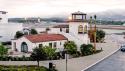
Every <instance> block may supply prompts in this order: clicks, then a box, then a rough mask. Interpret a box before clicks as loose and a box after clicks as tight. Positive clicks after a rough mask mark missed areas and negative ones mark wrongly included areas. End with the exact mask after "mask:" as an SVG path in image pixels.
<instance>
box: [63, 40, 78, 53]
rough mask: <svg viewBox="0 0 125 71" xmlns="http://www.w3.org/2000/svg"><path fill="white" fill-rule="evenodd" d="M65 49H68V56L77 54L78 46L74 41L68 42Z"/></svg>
mask: <svg viewBox="0 0 125 71" xmlns="http://www.w3.org/2000/svg"><path fill="white" fill-rule="evenodd" d="M64 49H67V52H68V54H71V55H72V54H75V53H76V52H77V46H76V44H75V42H73V41H67V42H65V44H64Z"/></svg>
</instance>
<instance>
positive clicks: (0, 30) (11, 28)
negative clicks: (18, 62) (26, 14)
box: [0, 23, 23, 42]
mask: <svg viewBox="0 0 125 71" xmlns="http://www.w3.org/2000/svg"><path fill="white" fill-rule="evenodd" d="M22 28H23V27H22V24H18V23H9V24H0V41H1V42H5V41H10V40H11V39H13V38H14V36H15V33H16V31H20V30H22Z"/></svg>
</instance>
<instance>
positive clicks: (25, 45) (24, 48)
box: [21, 42, 28, 53]
mask: <svg viewBox="0 0 125 71" xmlns="http://www.w3.org/2000/svg"><path fill="white" fill-rule="evenodd" d="M21 52H25V53H27V52H28V46H27V44H26V42H23V43H22V44H21Z"/></svg>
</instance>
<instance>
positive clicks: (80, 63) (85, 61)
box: [0, 36, 121, 71]
mask: <svg viewBox="0 0 125 71" xmlns="http://www.w3.org/2000/svg"><path fill="white" fill-rule="evenodd" d="M120 37H121V36H120ZM112 39H114V40H113V41H112ZM117 41H118V39H115V38H112V36H106V42H107V43H101V44H97V49H101V47H102V49H103V51H102V52H100V53H98V54H94V55H89V56H84V57H79V58H73V59H68V71H81V70H83V69H86V68H87V67H88V66H90V65H91V64H93V63H96V62H97V61H99V60H100V59H102V58H104V57H105V56H107V55H110V54H112V52H115V51H116V50H118V49H119V46H120V45H118V44H117V43H116V42H117ZM49 62H50V61H41V62H40V65H41V66H46V67H48V63H49ZM51 62H53V63H54V64H56V68H57V69H58V70H59V71H66V70H65V69H66V63H65V59H64V60H54V61H51ZM0 64H2V65H35V64H37V63H36V61H34V62H33V61H22V62H21V61H14V62H13V61H1V62H0Z"/></svg>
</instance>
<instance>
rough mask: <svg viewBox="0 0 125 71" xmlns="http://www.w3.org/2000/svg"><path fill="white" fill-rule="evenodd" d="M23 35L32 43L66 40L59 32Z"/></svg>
mask: <svg viewBox="0 0 125 71" xmlns="http://www.w3.org/2000/svg"><path fill="white" fill-rule="evenodd" d="M24 37H25V38H27V39H28V40H29V41H31V42H32V43H37V42H47V41H58V40H67V38H66V37H65V36H63V35H61V34H36V35H26V36H24Z"/></svg>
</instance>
